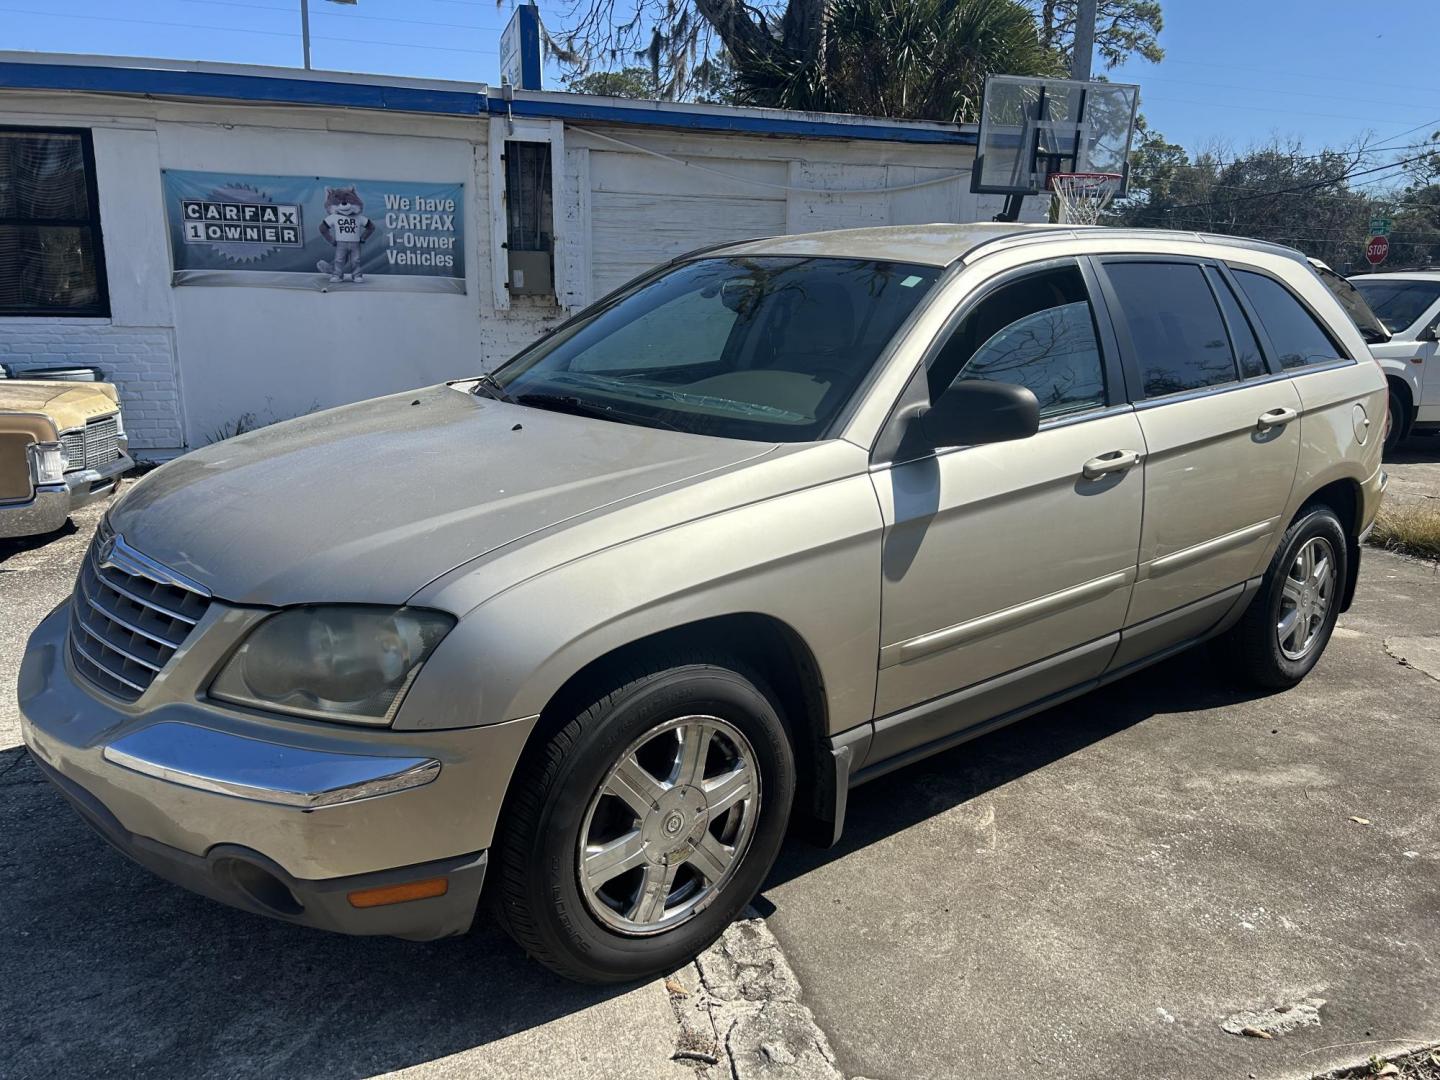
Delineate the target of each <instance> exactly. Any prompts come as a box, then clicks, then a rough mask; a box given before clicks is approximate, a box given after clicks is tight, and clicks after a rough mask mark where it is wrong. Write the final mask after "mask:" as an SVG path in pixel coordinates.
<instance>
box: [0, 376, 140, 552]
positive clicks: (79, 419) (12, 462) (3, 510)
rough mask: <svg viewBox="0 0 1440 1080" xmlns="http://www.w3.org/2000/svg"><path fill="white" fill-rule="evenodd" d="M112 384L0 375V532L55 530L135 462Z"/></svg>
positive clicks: (6, 534)
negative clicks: (15, 377)
mask: <svg viewBox="0 0 1440 1080" xmlns="http://www.w3.org/2000/svg"><path fill="white" fill-rule="evenodd" d="M127 446H128V444H127V441H126V438H125V427H124V425H123V423H122V422H121V418H120V399H119V397H118V395H117V394H116V392H115V387H114V386H112V385H111V384H110V383H101V382H85V383H76V382H48V381H43V380H38V379H0V537H15V536H35V535H39V534H42V533H49V532H54V531H55V530H56V529H58V528H60V526H62V525H64V524H65V522H66V521H67V520H68V519H69V517H70V514H71V512H72V511H74V510H77V509H79V508H80V507H82V506H84V505H86V504H87V503H91V502H94V501H96V500H97V499H103V498H106V497H107V496H109V495H111V494H113V493H114V492H115V490H116V489H117V488H118V487H119V486H120V478H121V477H122V476H124V474H125V473H127V472H129V471H130V469H131V468H133V467H134V465H135V463H134V462H133V461H131V460H130V456H129V454H127V453H126V450H127Z"/></svg>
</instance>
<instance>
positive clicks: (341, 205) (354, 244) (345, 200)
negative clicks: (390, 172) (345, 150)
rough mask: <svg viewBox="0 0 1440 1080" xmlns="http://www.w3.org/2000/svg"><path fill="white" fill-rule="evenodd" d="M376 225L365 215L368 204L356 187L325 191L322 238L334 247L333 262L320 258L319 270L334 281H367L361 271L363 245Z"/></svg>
mask: <svg viewBox="0 0 1440 1080" xmlns="http://www.w3.org/2000/svg"><path fill="white" fill-rule="evenodd" d="M374 231H375V223H374V222H373V221H371V220H370V219H369V218H368V217H366V216H365V203H364V202H363V201H362V200H361V198H360V194H359V192H357V191H356V190H355V188H354V186H353V185H352V186H350V187H343V188H326V189H325V218H324V220H323V221H321V222H320V235H321V236H323V237H324V238H325V239H326V240H328V241H329V242H330V243H332V244H334V245H335V258H334V260H333V261H327V260H325V259H321V260H320V261H319V262H318V263H316V264H315V265H316V267H317V268H318V269H319V270H320V272H321V273H322V274H329V275H330V280H331V281H344V280H345V278H346V276H347V275H348V276H349V278H350V280H351V281H355V282H360V281H364V280H365V275H364V274H362V273H361V272H360V245H361V244H363V243H364V242H365V241H366V240H369V239H370V234H371V233H373V232H374Z"/></svg>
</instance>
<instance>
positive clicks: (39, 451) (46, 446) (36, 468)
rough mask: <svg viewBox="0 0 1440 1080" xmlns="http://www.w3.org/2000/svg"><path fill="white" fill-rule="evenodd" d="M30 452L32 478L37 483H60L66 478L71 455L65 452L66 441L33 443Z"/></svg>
mask: <svg viewBox="0 0 1440 1080" xmlns="http://www.w3.org/2000/svg"><path fill="white" fill-rule="evenodd" d="M29 454H30V478H31V480H32V481H34V482H35V483H36V484H58V483H61V482H62V481H63V480H64V479H65V470H66V469H68V468H69V467H70V455H68V454H67V453H65V444H64V443H58V442H36V443H31V444H30V447H29Z"/></svg>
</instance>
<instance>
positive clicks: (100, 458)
mask: <svg viewBox="0 0 1440 1080" xmlns="http://www.w3.org/2000/svg"><path fill="white" fill-rule="evenodd" d="M119 438H120V417H119V414H118V413H111V414H110V415H109V416H102V417H99V418H98V419H95V420H90V421H87V422H86V424H85V426H84V427H83V428H76V429H75V430H74V431H66V432H62V433H61V435H60V441H61V442H62V443H63V444H64V445H65V454H66V456H67V457H68V458H69V459H70V465H69V468H68V469H67V471H68V472H75V471H76V470H79V469H98V468H100V466H102V465H108V464H109V463H110V462H112V461H114V460H115V455H116V454H118V453H119V452H120V442H119Z"/></svg>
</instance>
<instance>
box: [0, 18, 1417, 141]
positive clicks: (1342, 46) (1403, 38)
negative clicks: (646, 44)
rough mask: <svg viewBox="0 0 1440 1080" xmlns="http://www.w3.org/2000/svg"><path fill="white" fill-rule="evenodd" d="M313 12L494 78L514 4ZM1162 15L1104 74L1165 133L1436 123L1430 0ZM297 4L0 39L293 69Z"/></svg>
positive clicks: (384, 61) (1331, 136)
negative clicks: (1137, 54)
mask: <svg viewBox="0 0 1440 1080" xmlns="http://www.w3.org/2000/svg"><path fill="white" fill-rule="evenodd" d="M565 6H566V5H565V0H559V2H557V3H553V4H552V3H550V2H547V0H542V2H541V11H542V13H543V14H544V15H545V17H546V19H547V21H549V22H551V23H552V24H553V23H556V22H558V21H559V17H560V15H561V14H562V12H563V11H564V10H565ZM310 7H311V50H312V56H313V62H314V66H315V67H317V68H331V69H335V70H344V71H370V72H384V73H389V74H400V75H428V76H433V77H437V78H452V79H474V80H479V81H489V82H498V81H499V78H498V72H497V64H498V58H497V47H496V46H497V43H498V39H499V35H500V30H501V28H502V27H503V26H504V23H505V21H506V20H507V19H508V17H509V4H508V0H507V2H506V4H505V6H503V7H501V6H497V5H496V4H495V2H494V0H359V2H358V3H357V4H356V5H355V6H353V7H350V6H340V5H337V4H332V3H329V2H327V0H310ZM47 9H49V10H47ZM1164 9H1165V22H1166V26H1165V32H1164V34H1163V35H1162V36H1161V44H1162V45H1163V46H1164V47H1165V50H1166V53H1167V55H1166V58H1165V60H1164V61H1163V62H1162V63H1161V64H1159V65H1153V64H1146V63H1132V64H1128V65H1126V66H1124V67H1122V68H1117V69H1116V70H1114V71H1112V72H1110V73H1109V76H1110V78H1112V79H1116V80H1121V81H1133V82H1138V83H1140V85H1141V95H1142V104H1141V108H1142V111H1143V112H1144V113H1145V115H1146V117H1147V118H1148V119H1149V121H1150V124H1151V126H1152V127H1153V128H1155V129H1157V130H1159V131H1162V132H1164V133H1165V134H1166V135H1167V136H1168V137H1169V138H1170V139H1172V140H1173V141H1177V142H1181V143H1183V144H1185V145H1187V146H1190V147H1195V146H1199V145H1201V144H1204V143H1207V142H1209V141H1211V140H1220V141H1222V142H1225V143H1228V144H1229V145H1231V146H1232V147H1235V148H1237V149H1243V148H1244V147H1245V146H1247V145H1248V144H1250V143H1254V142H1259V141H1263V140H1265V139H1267V138H1268V137H1269V136H1270V135H1272V134H1278V135H1281V136H1294V137H1297V138H1300V139H1301V140H1303V141H1304V143H1305V144H1306V146H1307V147H1309V148H1311V149H1314V148H1316V147H1318V146H1322V145H1325V144H1327V143H1329V144H1339V143H1344V142H1348V141H1350V140H1352V139H1354V138H1357V137H1359V136H1361V135H1363V134H1365V133H1367V132H1368V133H1370V134H1372V135H1373V136H1374V137H1376V138H1377V139H1379V140H1382V141H1383V142H1385V143H1386V144H1387V145H1388V144H1391V143H1394V144H1403V143H1409V142H1413V141H1416V139H1417V138H1418V137H1420V136H1423V135H1428V134H1429V133H1430V132H1431V131H1434V130H1436V129H1440V81H1437V80H1436V79H1435V77H1434V72H1435V56H1436V48H1437V46H1440V5H1437V3H1436V0H1372V2H1370V3H1356V2H1354V0H1347V2H1343V3H1342V2H1337V0H1310V2H1308V3H1302V2H1297V0H1164ZM298 12H299V0H64V2H63V4H62V3H59V2H57V0H0V21H3V24H4V26H5V34H4V47H6V48H11V49H34V50H41V51H47V52H78V53H111V54H123V55H132V56H166V57H178V58H182V59H198V60H228V61H234V62H240V63H254V64H280V65H293V66H296V67H298V66H299V65H300V56H301V50H300V29H299V14H298ZM552 77H553V73H552ZM1407 129H1414V130H1411V131H1407ZM1402 133H1404V134H1402Z"/></svg>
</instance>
